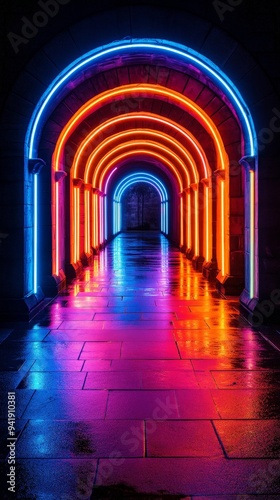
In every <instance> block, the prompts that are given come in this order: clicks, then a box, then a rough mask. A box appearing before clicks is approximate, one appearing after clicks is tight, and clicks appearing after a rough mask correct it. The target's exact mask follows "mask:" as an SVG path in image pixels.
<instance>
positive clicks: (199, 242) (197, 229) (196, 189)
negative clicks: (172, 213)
mask: <svg viewBox="0 0 280 500" xmlns="http://www.w3.org/2000/svg"><path fill="white" fill-rule="evenodd" d="M191 188H192V191H193V204H192V208H193V218H192V221H193V227H194V231H193V241H194V246H193V249H194V256H193V258H192V265H193V268H194V269H195V270H196V271H202V264H203V262H204V256H203V226H204V221H203V215H204V193H203V184H202V183H201V182H199V183H195V184H191Z"/></svg>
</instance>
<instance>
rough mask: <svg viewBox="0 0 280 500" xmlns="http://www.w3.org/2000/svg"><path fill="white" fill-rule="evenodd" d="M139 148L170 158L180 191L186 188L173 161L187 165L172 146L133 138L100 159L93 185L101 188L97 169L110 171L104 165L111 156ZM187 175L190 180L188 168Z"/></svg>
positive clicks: (170, 165)
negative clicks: (97, 184)
mask: <svg viewBox="0 0 280 500" xmlns="http://www.w3.org/2000/svg"><path fill="white" fill-rule="evenodd" d="M139 148H142V149H141V150H142V151H143V152H144V151H149V150H150V151H152V152H158V153H159V154H162V157H163V158H164V157H166V158H167V159H169V168H170V170H171V172H173V173H174V175H175V177H176V178H177V180H178V184H179V191H183V189H184V182H183V179H182V176H181V174H180V173H179V172H178V167H177V168H176V167H175V166H174V164H173V162H175V164H176V165H181V168H183V167H185V165H184V163H183V161H182V160H181V158H180V157H179V156H178V155H177V154H176V153H174V152H173V151H172V150H171V149H170V148H167V147H166V146H162V145H161V144H158V143H157V142H153V141H147V140H146V141H144V140H139V141H137V140H132V141H129V142H125V143H123V144H121V145H120V146H117V147H116V148H114V149H113V150H112V151H110V152H109V153H107V154H106V155H105V156H104V157H103V158H102V160H100V162H99V163H98V164H97V166H96V169H95V172H94V174H93V180H92V183H93V187H98V188H100V185H99V186H96V185H95V184H94V180H95V181H96V176H95V174H96V171H98V170H101V169H102V171H103V172H104V173H106V172H107V171H108V167H104V168H103V166H104V164H105V163H106V162H109V161H110V159H111V158H113V157H114V156H115V155H116V154H118V153H121V152H123V151H124V152H126V151H132V152H133V151H136V150H138V151H140V149H139ZM186 175H187V177H188V182H189V181H190V176H189V173H188V171H187V170H186Z"/></svg>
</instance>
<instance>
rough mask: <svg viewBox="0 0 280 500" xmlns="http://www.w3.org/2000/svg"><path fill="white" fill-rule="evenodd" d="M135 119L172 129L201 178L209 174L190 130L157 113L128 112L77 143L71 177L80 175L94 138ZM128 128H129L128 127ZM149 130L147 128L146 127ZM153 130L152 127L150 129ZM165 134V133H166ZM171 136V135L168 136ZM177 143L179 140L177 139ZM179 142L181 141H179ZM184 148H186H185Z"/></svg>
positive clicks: (205, 161) (202, 151)
mask: <svg viewBox="0 0 280 500" xmlns="http://www.w3.org/2000/svg"><path fill="white" fill-rule="evenodd" d="M135 120H145V121H148V122H150V124H151V125H152V124H154V123H156V124H160V125H164V126H165V128H166V127H168V128H169V129H171V130H172V131H174V132H176V133H179V134H180V137H181V139H182V140H183V139H184V140H185V141H187V144H188V151H191V154H192V156H195V157H196V165H197V166H199V165H201V166H202V168H201V178H208V177H209V176H210V175H211V169H210V166H209V164H208V161H207V157H206V155H205V152H204V150H203V148H202V146H201V145H200V144H199V142H198V141H197V139H196V138H195V137H194V136H193V135H192V134H191V133H190V131H187V130H186V129H184V128H183V127H181V126H179V125H177V124H176V123H175V122H173V121H172V120H170V119H168V118H164V117H160V116H158V115H154V114H152V113H128V114H126V115H123V116H120V117H117V118H111V119H110V120H107V121H106V122H105V123H102V124H101V125H99V126H98V127H97V128H95V129H94V130H93V131H91V132H90V134H89V135H88V136H87V137H86V138H85V139H84V140H83V141H82V143H81V144H80V145H79V147H78V149H77V152H76V154H75V157H74V161H73V177H81V176H82V173H79V166H80V163H81V158H82V157H83V156H84V152H85V150H86V149H87V148H88V146H89V145H91V144H92V143H94V141H95V139H96V138H97V137H98V136H100V135H101V136H102V133H103V132H104V131H106V130H107V129H109V130H111V129H112V128H113V131H114V132H118V130H116V129H117V126H118V125H123V124H124V125H127V123H129V121H133V122H134V121H135ZM128 130H131V128H130V129H128ZM135 130H136V131H139V129H135ZM140 130H141V129H140ZM148 130H149V129H148ZM152 130H154V129H152ZM166 135H167V134H166ZM168 137H172V136H170V135H169V136H168ZM177 142H178V143H179V141H177ZM179 144H181V143H179ZM185 149H186V148H185Z"/></svg>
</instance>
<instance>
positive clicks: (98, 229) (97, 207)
mask: <svg viewBox="0 0 280 500" xmlns="http://www.w3.org/2000/svg"><path fill="white" fill-rule="evenodd" d="M141 144H142V143H141ZM129 145H130V146H132V150H131V151H130V150H128V151H127V150H126V151H125V152H123V153H122V154H120V155H118V156H115V157H114V158H113V159H111V161H109V158H106V160H107V161H109V163H108V164H107V165H106V168H105V170H106V171H108V170H111V173H113V172H114V171H115V170H116V168H114V167H115V165H117V164H119V163H120V162H121V161H122V160H126V159H128V158H129V157H130V156H132V157H133V158H135V157H137V155H145V156H146V155H148V156H151V157H152V158H155V157H156V158H157V159H159V160H160V161H161V162H162V163H165V164H167V165H168V166H169V168H170V169H174V166H173V165H172V162H170V160H168V159H167V158H166V157H164V156H162V155H161V154H159V153H156V152H155V151H153V150H152V151H149V150H147V149H135V141H133V143H132V144H129ZM126 146H127V145H122V146H120V147H118V148H116V150H115V153H117V152H119V151H121V150H123V149H126ZM145 146H147V143H145ZM110 175H111V174H110ZM177 180H178V182H179V180H180V179H179V178H177ZM178 187H179V189H180V188H181V184H179V186H178ZM74 189H75V188H74ZM98 192H99V193H100V190H95V194H94V195H93V203H94V213H93V220H92V245H93V246H96V245H98V244H99V243H102V241H103V240H102V234H101V233H103V234H104V231H103V226H104V218H103V212H104V207H103V203H99V204H98V194H97V193H98ZM77 196H79V195H78V194H76V199H78V198H77ZM181 200H182V198H181ZM99 201H101V199H99ZM194 201H195V209H194V214H195V216H194V231H195V252H196V255H198V254H199V241H198V235H199V219H198V215H197V214H198V202H199V201H198V197H197V195H196V193H195V195H194ZM78 205H79V201H78V202H76V204H75V203H74V211H73V221H74V228H76V227H77V226H78V225H79V207H78ZM182 208H183V205H182V201H180V235H179V239H180V244H181V245H182V244H183V242H184V240H186V241H187V238H188V236H187V235H186V236H185V234H184V233H185V228H184V223H183V211H182ZM189 209H190V207H189ZM206 210H207V212H208V210H209V207H208V206H207V207H206ZM89 218H90V216H89V213H85V227H89V225H90V222H89ZM77 219H78V220H77ZM188 221H189V226H191V224H192V222H191V217H190V215H189V216H188ZM186 231H190V228H186ZM207 231H208V234H207V237H208V238H210V236H211V231H210V227H208V228H207ZM78 240H79V238H78V235H77V234H76V233H75V229H74V235H73V239H72V245H71V247H72V249H73V252H72V254H73V259H74V262H76V260H75V259H78V246H79V241H78ZM88 241H89V237H87V242H88ZM86 249H87V247H86Z"/></svg>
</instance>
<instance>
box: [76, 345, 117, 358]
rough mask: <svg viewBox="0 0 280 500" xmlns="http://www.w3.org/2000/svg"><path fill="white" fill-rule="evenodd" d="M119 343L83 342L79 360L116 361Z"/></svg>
mask: <svg viewBox="0 0 280 500" xmlns="http://www.w3.org/2000/svg"><path fill="white" fill-rule="evenodd" d="M120 355H121V342H85V344H84V348H83V350H82V352H81V355H80V359H118V358H120Z"/></svg>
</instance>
